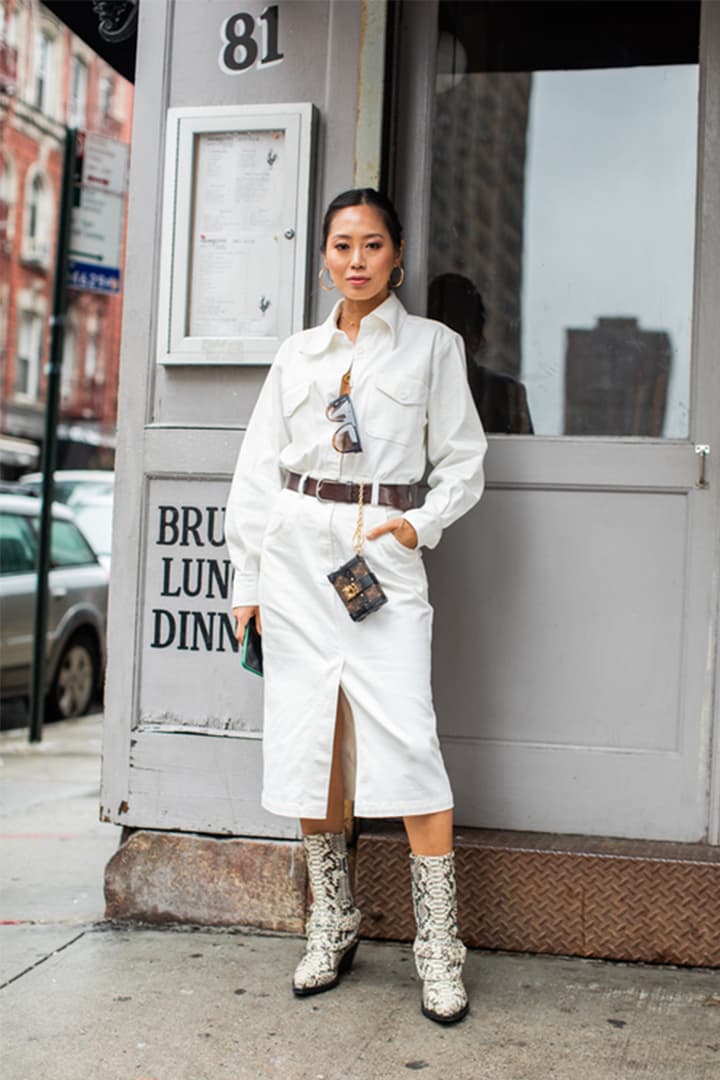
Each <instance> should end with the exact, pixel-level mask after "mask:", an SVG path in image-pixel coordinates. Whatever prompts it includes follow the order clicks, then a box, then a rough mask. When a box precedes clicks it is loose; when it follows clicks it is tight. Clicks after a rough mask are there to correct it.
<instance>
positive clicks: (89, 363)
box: [85, 334, 98, 380]
mask: <svg viewBox="0 0 720 1080" xmlns="http://www.w3.org/2000/svg"><path fill="white" fill-rule="evenodd" d="M97 354H98V339H97V334H88V339H87V345H86V347H85V378H86V379H88V380H89V379H94V378H95V376H96V375H97Z"/></svg>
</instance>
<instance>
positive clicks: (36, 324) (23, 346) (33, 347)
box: [15, 311, 42, 401]
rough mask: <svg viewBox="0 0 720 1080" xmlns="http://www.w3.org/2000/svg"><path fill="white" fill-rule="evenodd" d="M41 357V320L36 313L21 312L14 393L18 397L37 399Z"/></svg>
mask: <svg viewBox="0 0 720 1080" xmlns="http://www.w3.org/2000/svg"><path fill="white" fill-rule="evenodd" d="M41 355H42V319H41V317H40V316H39V315H38V313H37V312H36V311H21V312H20V325H19V328H18V347H17V360H16V365H15V393H16V395H17V396H18V397H24V398H30V399H31V400H33V401H35V400H37V397H38V390H39V384H40V359H41Z"/></svg>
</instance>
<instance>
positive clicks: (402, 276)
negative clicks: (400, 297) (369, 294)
mask: <svg viewBox="0 0 720 1080" xmlns="http://www.w3.org/2000/svg"><path fill="white" fill-rule="evenodd" d="M393 269H394V270H399V271H400V277H399V279H398V280H397V281H396V282H394V283H393V281H392V280H391V281H390V282H389V285H390V288H391V289H399V288H400V286H401V285H402V283H403V281H404V280H405V267H404V266H396V267H393ZM390 277H391V279H392V274H391V275H390Z"/></svg>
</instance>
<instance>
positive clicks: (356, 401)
mask: <svg viewBox="0 0 720 1080" xmlns="http://www.w3.org/2000/svg"><path fill="white" fill-rule="evenodd" d="M341 303H342V301H338V303H337V304H336V305H335V308H334V309H333V311H332V312H331V314H330V315H329V316H328V318H327V319H326V320H325V322H324V323H322V324H321V325H320V326H317V327H314V328H313V329H311V330H302V331H300V332H299V333H296V334H293V335H292V337H290V338H288V339H287V341H285V342H284V343H283V345H282V346H281V347H280V349H279V351H278V354H277V356H276V357H275V360H274V361H273V364H272V366H271V368H270V370H269V372H268V375H267V379H266V380H265V383H264V385H263V388H262V390H261V392H260V395H259V397H258V400H257V403H256V406H255V409H254V410H253V414H252V416H251V418H250V422H249V424H248V427H247V431H246V433H245V438H244V439H243V443H242V447H241V450H240V454H239V457H238V462H237V467H236V470H235V476H234V479H233V483H232V487H231V490H230V495H229V498H228V505H227V512H226V521H225V535H226V539H227V545H228V551H229V553H230V558H231V560H232V563H233V565H234V567H235V582H234V589H233V607H237V606H239V605H245V604H247V605H251V604H257V603H258V579H259V573H260V552H261V548H262V542H263V535H264V532H265V526H266V522H267V518H268V515H269V512H270V509H271V507H272V504H273V502H274V501H275V498H276V496H277V494H278V492H279V491H281V490H282V488H283V486H284V482H285V471H286V470H289V471H291V472H296V473H300V474H303V475H305V476H311V477H315V478H316V479H322V478H324V479H328V480H337V479H343V480H353V481H359V480H364V481H365V482H366V484H368V485H371V484H372V483H373V481H374V482H376V483H388V484H415V483H418V482H419V481H420V480H422V478H423V476H424V474H425V470H426V466H427V462H428V461H429V462H430V465H431V471H430V474H429V476H428V479H427V483H428V485H429V491H428V493H427V495H426V497H425V500H424V502H423V505H422V506H419V507H416V508H413V509H411V510H408V511H406V513H405V514H403V515H402V516H403V517H404V518H405V519H406V520H407V521H409V522H410V523H411V524H412V525H413V527H414V528H415V531H416V532H417V536H418V543H419V544H420V545H421V546H424V547H429V548H434V547H435V546H436V545H437V543H438V541H439V539H440V536H441V535H442V531H443V529H444V528H446V527H447V526H448V525H450V524H452V522H453V521H455V520H456V519H457V518H459V517H461V516H462V515H463V514H464V513H465V512H466V511H467V510H469V509H470V507H471V506H473V505H474V503H476V502H477V500H478V499H479V498H480V496H481V494H482V491H483V487H484V472H483V458H484V456H485V452H486V450H487V439H486V438H485V433H484V431H483V428H482V424H481V422H480V419H479V417H478V413H477V410H476V408H475V404H474V402H473V399H472V395H471V393H470V389H469V387H468V382H467V376H466V367H465V349H464V345H463V341H462V338H461V337H460V336H459V335H458V334H456V333H455V332H454V331H453V330H450V329H449V328H448V327H447V326H444V325H443V324H442V323H439V322H434V321H433V320H431V319H424V318H421V317H419V316H417V315H409V314H408V313H407V311H406V310H405V308H404V307H403V305H402V304H401V303H400V301H399V300H398V299H397V297H396V296H395V295H394V294H392V293H391V295H390V296H389V297H388V298H387V300H384V301H383V303H382V304H380V305H379V306H378V307H377V308H375V310H374V311H372V312H371V313H370V314H369V315H366V316H365V318H364V319H363V320H362V322H361V324H360V330H359V333H358V336H357V340H356V341H355V342H352V341H350V339H349V338H348V336H347V335H346V334H345V333H344V332H343V331H341V330H339V329H338V327H337V319H338V312H339V307H340V304H341ZM351 366H352V374H351V382H352V392H351V397H352V402H353V406H354V409H355V414H356V417H357V421H358V428H359V433H360V439H361V442H362V451H361V452H360V453H354V454H339V453H338V452H337V451H336V450H335V449H334V447H333V445H332V436H333V433H334V432H335V431H336V430H337V426H338V425H337V424H335V423H334V422H333V421H331V420H328V419H327V417H326V415H325V410H326V407H327V405H328V403H329V402H330V401H332V400H333V399H334V398H336V397H337V396H338V394H339V392H340V382H341V379H342V376H343V374H344V373H345V372H346V371H347V370H348V369H349V368H350V367H351ZM371 494H372V493H371V490H370V489H369V488H368V489H367V501H368V502H370V501H371ZM398 516H400V515H398Z"/></svg>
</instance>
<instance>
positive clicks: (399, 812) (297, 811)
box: [262, 799, 455, 820]
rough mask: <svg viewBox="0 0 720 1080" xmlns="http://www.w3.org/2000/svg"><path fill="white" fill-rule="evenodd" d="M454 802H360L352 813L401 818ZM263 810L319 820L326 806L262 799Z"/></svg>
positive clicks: (438, 810)
mask: <svg viewBox="0 0 720 1080" xmlns="http://www.w3.org/2000/svg"><path fill="white" fill-rule="evenodd" d="M454 805H455V804H454V802H453V801H452V800H451V801H450V802H449V803H448V801H447V799H445V800H443V801H442V802H441V803H440V804H438V803H430V804H428V803H420V804H418V803H414V804H409V803H404V804H402V805H400V804H398V803H393V804H392V805H391V806H382V807H381V806H376V805H373V806H367V805H365V806H363V805H362V804H359V805H358V804H357V803H356V804H355V808H354V813H355V817H358V818H401V817H416V816H419V815H421V814H441V813H444V812H445V811H446V810H452V809H453V808H454ZM262 807H263V810H267V811H268V813H270V814H276V815H277V816H278V817H292V818H308V819H315V820H319V819H321V818H324V817H325V816H326V814H327V806H324V807H322V808H318V807H310V808H307V807H299V806H281V805H280V803H273V802H271V801H270V800H266V799H263V800H262Z"/></svg>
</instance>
